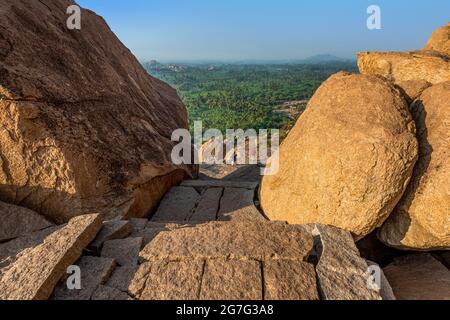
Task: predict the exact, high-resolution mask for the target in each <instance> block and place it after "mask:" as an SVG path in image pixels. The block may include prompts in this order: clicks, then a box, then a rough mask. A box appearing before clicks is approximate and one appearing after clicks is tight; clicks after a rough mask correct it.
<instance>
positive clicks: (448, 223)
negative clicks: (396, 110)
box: [378, 82, 450, 250]
mask: <svg viewBox="0 0 450 320" xmlns="http://www.w3.org/2000/svg"><path fill="white" fill-rule="evenodd" d="M410 109H411V113H412V114H413V117H414V119H415V121H416V126H417V137H418V139H419V145H420V156H419V161H418V163H417V165H416V167H415V169H414V173H413V178H412V180H411V183H410V184H409V186H408V188H407V190H406V192H405V195H404V197H403V198H402V200H401V201H400V203H399V204H398V206H397V207H396V209H395V210H394V212H393V213H392V214H391V215H390V217H389V219H388V220H387V222H386V223H385V224H384V226H383V227H382V228H381V230H380V232H379V235H378V236H379V238H380V239H381V240H382V241H383V242H385V243H386V244H388V245H390V246H393V247H398V248H402V249H419V250H437V249H449V248H450V183H449V181H450V157H449V150H450V82H445V83H441V84H438V85H435V86H433V87H431V88H428V89H427V90H425V91H424V92H423V94H422V95H421V96H420V98H419V99H418V100H417V101H416V102H414V104H413V105H412V106H411V108H410Z"/></svg>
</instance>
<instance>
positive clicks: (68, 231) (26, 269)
mask: <svg viewBox="0 0 450 320" xmlns="http://www.w3.org/2000/svg"><path fill="white" fill-rule="evenodd" d="M101 226H102V221H101V217H100V215H98V214H90V215H84V216H79V217H76V218H73V219H72V220H70V221H69V223H68V224H67V225H66V226H65V227H64V228H62V229H60V230H58V231H56V232H54V233H52V234H51V235H49V236H48V237H46V238H45V240H44V242H43V243H42V244H40V245H38V246H36V247H34V248H32V249H30V250H29V251H27V252H26V253H25V254H23V255H21V256H20V258H18V259H17V260H16V261H15V262H14V263H13V264H11V265H9V266H8V267H7V269H6V270H5V271H4V272H3V273H2V276H1V279H0V300H46V299H48V298H49V297H50V295H51V294H52V292H53V289H54V288H55V286H56V284H57V283H58V281H59V280H60V279H61V278H62V277H63V275H64V274H65V273H66V270H67V267H69V266H70V265H72V264H73V263H74V262H75V261H77V259H78V258H79V257H80V256H81V252H82V250H83V248H85V247H86V246H87V245H88V244H89V243H90V242H91V241H92V240H94V238H95V236H96V235H97V232H98V231H99V230H100V228H101Z"/></svg>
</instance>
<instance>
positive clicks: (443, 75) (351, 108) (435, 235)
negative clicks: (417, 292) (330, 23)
mask: <svg viewBox="0 0 450 320" xmlns="http://www.w3.org/2000/svg"><path fill="white" fill-rule="evenodd" d="M449 29H450V25H447V26H444V27H442V28H441V29H439V30H438V31H436V32H434V33H433V35H432V36H431V38H430V40H429V42H428V44H427V45H426V47H425V49H424V50H419V51H417V52H411V53H407V52H388V53H380V52H375V53H360V54H359V56H358V65H359V69H360V72H361V75H350V74H344V73H339V74H336V75H333V76H332V77H331V78H330V79H328V80H327V81H326V82H325V83H324V84H323V85H322V86H321V87H320V88H319V89H318V90H317V92H316V93H315V95H314V97H313V98H312V99H311V100H310V102H309V105H308V108H307V109H306V111H305V113H304V114H303V115H302V116H301V117H300V118H299V120H298V122H297V124H296V125H295V127H294V129H293V130H292V131H291V132H290V133H289V135H288V137H287V138H286V140H285V141H284V142H283V144H282V145H281V147H280V151H279V159H280V170H279V172H278V173H277V174H276V175H274V176H265V177H264V178H263V180H262V184H261V188H260V198H261V199H260V201H261V207H262V209H263V210H264V212H265V214H266V215H267V216H268V217H269V218H270V219H272V220H283V221H288V222H291V223H300V224H303V223H323V224H329V225H333V226H336V227H340V228H343V229H345V230H348V231H350V232H351V233H352V234H353V235H354V237H355V239H356V240H360V239H361V238H363V237H365V236H367V235H369V234H370V233H371V232H372V231H374V230H376V231H377V234H378V238H379V239H380V240H381V241H383V242H384V243H385V244H387V245H389V246H391V247H394V248H397V249H403V250H420V251H428V250H448V249H449V248H450V189H449V179H450V177H449V174H450V157H449V155H448V150H450V144H449V143H450V136H449V132H450V126H449V124H450V120H449V115H448V114H449V112H450V56H449V55H448V54H449V52H448V48H449V44H450V37H449Z"/></svg>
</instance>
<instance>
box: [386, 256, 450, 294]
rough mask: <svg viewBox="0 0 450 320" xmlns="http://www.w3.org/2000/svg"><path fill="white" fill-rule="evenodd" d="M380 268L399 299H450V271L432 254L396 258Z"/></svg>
mask: <svg viewBox="0 0 450 320" xmlns="http://www.w3.org/2000/svg"><path fill="white" fill-rule="evenodd" d="M383 271H384V274H385V275H386V278H387V279H388V281H389V283H390V284H391V286H392V289H393V291H394V295H395V296H396V298H397V299H398V300H450V271H449V270H448V269H447V268H446V267H445V266H444V265H443V264H442V263H440V262H439V261H438V260H436V259H435V258H434V257H433V256H432V255H431V254H426V253H424V254H411V255H407V256H402V257H399V258H396V259H395V260H394V262H393V263H391V264H390V265H388V266H387V267H385V268H384V269H383Z"/></svg>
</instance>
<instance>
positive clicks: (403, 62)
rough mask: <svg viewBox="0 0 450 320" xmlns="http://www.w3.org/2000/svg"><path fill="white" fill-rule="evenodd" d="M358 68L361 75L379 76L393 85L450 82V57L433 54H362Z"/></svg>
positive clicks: (417, 52) (416, 52)
mask: <svg viewBox="0 0 450 320" xmlns="http://www.w3.org/2000/svg"><path fill="white" fill-rule="evenodd" d="M358 67H359V71H360V72H361V73H362V74H368V75H380V76H383V77H385V78H387V79H389V80H391V81H393V82H396V83H400V82H404V81H410V80H425V81H428V82H429V83H432V84H436V83H440V82H444V81H448V80H450V56H448V55H446V54H444V53H440V52H434V51H415V52H361V53H359V54H358Z"/></svg>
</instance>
